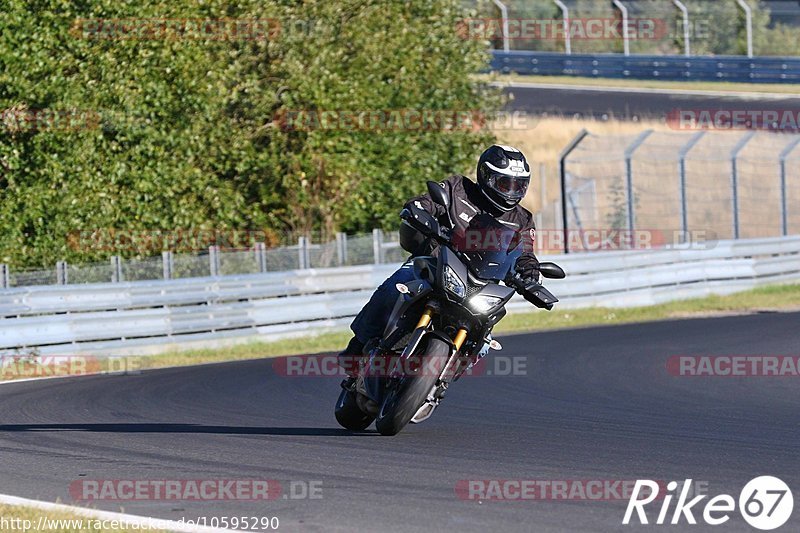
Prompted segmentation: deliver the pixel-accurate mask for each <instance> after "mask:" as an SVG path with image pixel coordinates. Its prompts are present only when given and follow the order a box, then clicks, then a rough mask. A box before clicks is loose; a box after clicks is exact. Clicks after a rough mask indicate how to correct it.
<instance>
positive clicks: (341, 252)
mask: <svg viewBox="0 0 800 533" xmlns="http://www.w3.org/2000/svg"><path fill="white" fill-rule="evenodd" d="M336 263H337V264H338V265H339V266H343V265H344V264H345V263H347V235H345V234H344V233H341V232H339V233H337V234H336Z"/></svg>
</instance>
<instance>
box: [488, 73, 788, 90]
mask: <svg viewBox="0 0 800 533" xmlns="http://www.w3.org/2000/svg"><path fill="white" fill-rule="evenodd" d="M477 79H480V80H482V81H491V82H500V83H502V82H526V83H541V84H548V85H576V86H586V87H621V88H634V89H675V90H681V91H714V92H719V91H721V92H731V93H773V94H790V95H797V94H800V85H797V84H782V83H734V82H724V81H722V82H716V81H661V80H630V79H628V80H626V79H611V78H580V77H576V76H528V75H521V74H480V75H478V76H477Z"/></svg>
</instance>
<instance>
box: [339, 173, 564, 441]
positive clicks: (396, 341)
mask: <svg viewBox="0 0 800 533" xmlns="http://www.w3.org/2000/svg"><path fill="white" fill-rule="evenodd" d="M428 192H429V194H430V197H431V199H432V200H433V201H434V202H435V203H437V204H439V205H440V206H442V207H444V209H445V211H446V212H447V213H448V217H449V207H450V198H449V196H448V195H447V193H446V192H445V191H444V189H443V188H442V187H441V186H439V184H438V183H436V182H432V181H431V182H428ZM400 216H401V218H402V219H403V220H404V222H405V223H406V224H408V225H410V226H411V227H412V228H414V229H415V230H417V231H418V232H420V233H421V234H422V235H424V236H425V237H426V238H430V239H433V240H435V241H436V242H437V243H438V244H439V253H438V258H437V257H432V256H419V257H414V258H413V260H412V261H413V269H414V279H413V280H412V281H411V282H407V283H401V284H397V287H396V288H397V291H398V293H399V294H398V298H397V302H396V303H395V306H394V309H393V311H392V314H391V318H390V319H389V321H388V323H387V326H386V329H385V330H384V333H383V336H382V337H381V339H380V340H379V341H376V342H374V343H371V344H370V345H368V346H370V348H369V349H367V350H365V351H367V354H366V355H365V356H364V357H362V358H360V360H359V362H358V369H357V372H356V376H355V377H349V378H347V379H345V380H344V381H343V382H342V392H341V393H340V395H339V399H338V400H337V402H336V408H335V415H336V420H337V421H338V422H339V424H340V425H341V426H342V427H344V428H346V429H349V430H353V431H361V430H364V429H366V428H367V427H369V426H370V424H372V422H373V421H374V422H375V426H376V428H377V430H378V432H380V433H381V434H382V435H396V434H397V433H399V432H400V431H401V430H402V429H403V428H404V427H405V426H406V425H407V424H408V423H413V424H416V423H420V422H423V421H425V420H427V419H428V418H430V416H431V415H432V414H433V412H434V410H435V409H436V408H437V406H438V405H439V404H440V403H441V401H442V399H443V398H444V396H445V393H446V391H447V389H448V387H449V386H450V385H451V384H452V383H453V382H455V381H457V380H458V379H459V378H460V377H461V376H463V375H464V373H466V372H467V371H468V370H469V369H471V368H472V367H473V366H474V365H475V364H477V362H478V361H479V360H480V359H481V358H482V357H484V356H485V355H486V354H487V353H488V351H489V350H490V349H493V350H499V349H501V348H502V346H501V345H500V343H499V342H498V341H497V340H495V339H494V338H493V337H492V330H493V328H494V327H495V326H496V325H497V323H498V322H500V320H502V319H503V317H504V316H505V315H506V309H505V306H506V304H507V303H508V302H509V300H510V299H511V297H512V296H513V295H514V293H515V292H516V293H519V294H521V295H522V296H523V297H525V299H526V300H528V301H529V302H531V303H532V304H533V305H535V306H537V307H540V308H544V309H547V310H551V309H552V308H553V306H554V304H555V303H556V302H558V299H557V298H556V297H555V296H554V295H553V294H552V293H550V292H549V291H548V290H547V289H546V288H545V287H544V286H543V285H542V284H541V277H540V278H539V279H538V280H525V279H523V278H522V277H521V276H520V275H519V274H518V273H516V272H515V270H514V267H515V264H516V261H517V259H518V258H519V256H520V255H521V254H522V243H521V242H519V239H518V236H516V234H515V233H514V232H510V231H509V230H508V229H507V228H505V227H503V226H502V224H500V223H498V222H497V221H496V220H495V219H494V218H493V217H491V216H488V215H485V216H483V217H482V216H480V215H479V216H476V217H474V219H473V220H472V221H470V227H471V228H472V227H474V228H479V229H476V230H475V232H474V233H469V230H468V233H467V238H463V237H464V236H460V237H461V238H458V237H459V236H454V235H452V231H451V230H450V228H452V227H453V224H452V220H448V222H449V226H450V227H449V228H448V227H444V226H443V225H440V224H439V222H438V220H437V219H436V218H435V217H433V216H432V215H431V214H430V213H428V212H427V211H425V210H424V209H422V208H421V206H415V205H410V206H409V207H408V208H405V209H403V212H402V213H401V215H400ZM476 234H477V235H481V236H483V235H494V236H499V237H497V238H492V243H493V245H492V246H485V245H484V244H485V243H482V242H481V241H482V239H481V238H470V236H474V235H476ZM508 234H511V235H513V236H514V237H512V238H503V236H504V235H508ZM454 237H456V238H454ZM539 271H540V273H541V275H542V277H545V278H550V279H563V278H564V277H565V273H564V271H563V270H562V269H561V267H559V266H558V265H556V264H555V263H541V264H540V265H539ZM501 283H502V284H501Z"/></svg>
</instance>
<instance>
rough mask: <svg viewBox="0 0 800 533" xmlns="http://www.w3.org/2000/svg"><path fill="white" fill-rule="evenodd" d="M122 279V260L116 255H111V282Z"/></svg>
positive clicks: (117, 281)
mask: <svg viewBox="0 0 800 533" xmlns="http://www.w3.org/2000/svg"><path fill="white" fill-rule="evenodd" d="M120 281H122V260H120V258H119V256H118V255H112V256H111V283H119V282H120Z"/></svg>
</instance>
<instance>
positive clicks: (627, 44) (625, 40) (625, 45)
mask: <svg viewBox="0 0 800 533" xmlns="http://www.w3.org/2000/svg"><path fill="white" fill-rule="evenodd" d="M611 2H612V3H613V4H614V5H615V6H617V9H619V12H620V13H622V49H623V50H624V51H625V55H626V56H629V55H631V41H630V34H629V31H630V30H629V28H628V8H627V7H625V5H624V4H623V3H622V2H620V0H611Z"/></svg>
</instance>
